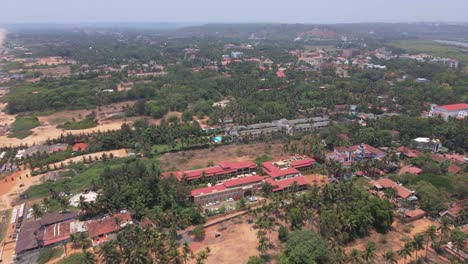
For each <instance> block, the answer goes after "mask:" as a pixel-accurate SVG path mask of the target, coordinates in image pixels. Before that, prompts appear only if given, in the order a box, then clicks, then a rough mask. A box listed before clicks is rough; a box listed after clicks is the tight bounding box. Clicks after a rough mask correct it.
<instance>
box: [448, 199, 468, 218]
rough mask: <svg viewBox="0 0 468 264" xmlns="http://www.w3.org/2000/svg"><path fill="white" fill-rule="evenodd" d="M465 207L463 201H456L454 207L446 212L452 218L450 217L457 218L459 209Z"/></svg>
mask: <svg viewBox="0 0 468 264" xmlns="http://www.w3.org/2000/svg"><path fill="white" fill-rule="evenodd" d="M464 205H465V200H460V201H458V202H457V203H456V204H455V205H454V206H452V207H450V208H449V209H448V210H447V212H448V213H449V214H450V215H451V216H452V217H458V214H459V213H460V211H461V209H462V208H463V206H464Z"/></svg>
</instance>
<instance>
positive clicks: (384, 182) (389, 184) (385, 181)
mask: <svg viewBox="0 0 468 264" xmlns="http://www.w3.org/2000/svg"><path fill="white" fill-rule="evenodd" d="M373 184H374V186H375V185H376V184H379V185H380V186H382V187H383V188H385V189H386V188H391V187H395V186H398V184H397V183H396V182H394V181H392V180H390V179H388V178H383V179H380V180H377V181H375V182H373Z"/></svg>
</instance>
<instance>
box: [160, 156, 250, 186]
mask: <svg viewBox="0 0 468 264" xmlns="http://www.w3.org/2000/svg"><path fill="white" fill-rule="evenodd" d="M256 167H257V166H256V165H255V163H254V162H253V161H241V162H220V163H219V165H217V166H213V167H208V168H203V169H197V170H188V171H175V172H164V173H163V174H162V176H163V177H168V176H169V175H171V174H172V175H174V176H175V177H177V179H178V180H179V181H182V179H183V177H184V175H185V176H186V177H187V178H188V179H189V180H192V179H198V178H201V177H202V174H203V173H204V174H205V176H206V177H211V176H213V175H224V174H228V173H233V172H236V171H238V170H241V169H251V170H253V169H255V168H256Z"/></svg>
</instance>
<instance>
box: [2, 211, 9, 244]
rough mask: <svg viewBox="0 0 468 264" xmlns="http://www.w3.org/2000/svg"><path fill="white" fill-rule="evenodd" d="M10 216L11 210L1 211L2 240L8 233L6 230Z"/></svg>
mask: <svg viewBox="0 0 468 264" xmlns="http://www.w3.org/2000/svg"><path fill="white" fill-rule="evenodd" d="M10 216H11V210H5V211H1V212H0V221H1V222H0V241H3V238H4V237H5V235H6V231H7V230H8V223H9V221H10Z"/></svg>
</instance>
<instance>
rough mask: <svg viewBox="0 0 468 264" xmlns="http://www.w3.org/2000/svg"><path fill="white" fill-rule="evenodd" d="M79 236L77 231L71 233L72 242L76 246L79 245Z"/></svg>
mask: <svg viewBox="0 0 468 264" xmlns="http://www.w3.org/2000/svg"><path fill="white" fill-rule="evenodd" d="M78 236H79V235H78V234H77V233H75V234H70V241H71V242H72V244H73V247H74V248H77V247H78Z"/></svg>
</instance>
